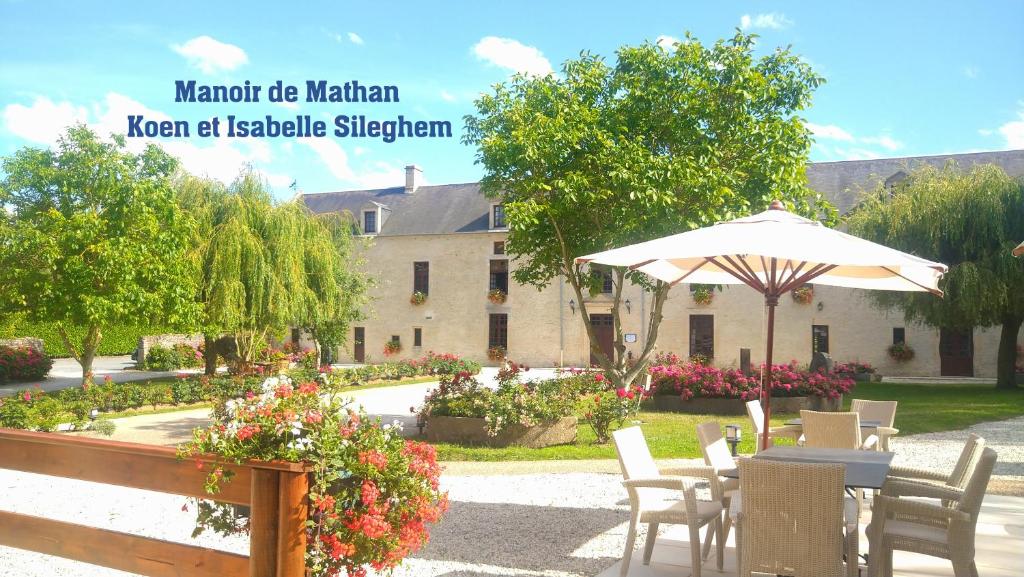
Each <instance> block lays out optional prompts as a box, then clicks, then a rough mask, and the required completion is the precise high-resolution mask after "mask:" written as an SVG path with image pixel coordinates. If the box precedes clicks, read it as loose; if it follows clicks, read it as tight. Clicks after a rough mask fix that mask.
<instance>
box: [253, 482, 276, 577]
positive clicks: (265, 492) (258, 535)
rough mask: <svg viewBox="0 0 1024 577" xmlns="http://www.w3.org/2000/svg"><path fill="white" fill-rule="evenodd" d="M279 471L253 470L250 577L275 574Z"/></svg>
mask: <svg viewBox="0 0 1024 577" xmlns="http://www.w3.org/2000/svg"><path fill="white" fill-rule="evenodd" d="M279 474H280V473H279V472H278V471H274V470H270V469H253V470H252V508H251V509H250V512H249V577H277V574H278V573H277V552H278V547H277V539H278V526H277V522H278V502H279V501H278V499H279V487H280V483H279V479H280V477H279Z"/></svg>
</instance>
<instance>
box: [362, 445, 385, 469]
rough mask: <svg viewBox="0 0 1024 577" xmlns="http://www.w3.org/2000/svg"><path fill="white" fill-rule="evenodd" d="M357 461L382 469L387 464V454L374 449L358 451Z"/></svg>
mask: <svg viewBox="0 0 1024 577" xmlns="http://www.w3.org/2000/svg"><path fill="white" fill-rule="evenodd" d="M359 462H360V463H361V464H363V465H366V464H369V465H372V466H373V467H374V468H376V469H377V470H380V471H382V470H384V469H386V468H387V466H388V456H387V455H385V454H384V453H381V452H380V451H378V450H376V449H371V450H369V451H360V452H359Z"/></svg>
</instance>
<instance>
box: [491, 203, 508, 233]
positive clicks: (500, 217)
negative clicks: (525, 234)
mask: <svg viewBox="0 0 1024 577" xmlns="http://www.w3.org/2000/svg"><path fill="white" fill-rule="evenodd" d="M491 228H493V229H497V228H508V225H507V224H505V205H504V204H494V205H491Z"/></svg>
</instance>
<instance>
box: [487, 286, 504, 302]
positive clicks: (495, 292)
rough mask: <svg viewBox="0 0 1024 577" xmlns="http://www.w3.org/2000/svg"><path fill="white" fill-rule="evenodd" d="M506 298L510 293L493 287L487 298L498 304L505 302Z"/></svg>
mask: <svg viewBox="0 0 1024 577" xmlns="http://www.w3.org/2000/svg"><path fill="white" fill-rule="evenodd" d="M506 299H508V295H507V294H505V291H503V290H501V289H500V288H495V289H491V290H490V291H488V292H487V300H489V301H491V302H492V303H494V304H496V305H500V304H502V303H504V302H505V300H506Z"/></svg>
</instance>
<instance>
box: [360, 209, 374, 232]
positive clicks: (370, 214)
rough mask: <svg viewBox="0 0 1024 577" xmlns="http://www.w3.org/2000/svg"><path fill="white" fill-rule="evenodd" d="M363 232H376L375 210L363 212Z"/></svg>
mask: <svg viewBox="0 0 1024 577" xmlns="http://www.w3.org/2000/svg"><path fill="white" fill-rule="evenodd" d="M363 234H377V211H376V210H368V211H366V212H364V213H363Z"/></svg>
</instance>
